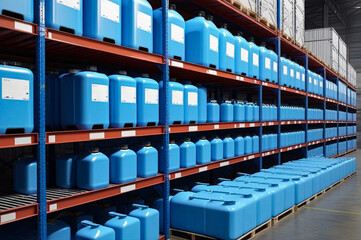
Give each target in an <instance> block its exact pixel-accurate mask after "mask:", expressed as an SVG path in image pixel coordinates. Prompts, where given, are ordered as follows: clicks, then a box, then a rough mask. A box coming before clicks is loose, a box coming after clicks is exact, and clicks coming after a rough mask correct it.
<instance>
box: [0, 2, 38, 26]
mask: <svg viewBox="0 0 361 240" xmlns="http://www.w3.org/2000/svg"><path fill="white" fill-rule="evenodd" d="M0 14H2V15H7V16H11V17H16V18H19V19H21V20H24V21H27V22H33V21H34V0H11V1H8V0H3V1H1V4H0Z"/></svg>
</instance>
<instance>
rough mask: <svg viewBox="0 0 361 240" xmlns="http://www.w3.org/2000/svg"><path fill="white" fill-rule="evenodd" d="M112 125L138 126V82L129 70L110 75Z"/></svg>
mask: <svg viewBox="0 0 361 240" xmlns="http://www.w3.org/2000/svg"><path fill="white" fill-rule="evenodd" d="M109 100H110V103H109V104H110V127H112V128H123V127H136V126H137V82H136V80H135V79H134V78H132V77H129V76H127V72H125V71H121V72H119V74H116V75H111V76H109Z"/></svg>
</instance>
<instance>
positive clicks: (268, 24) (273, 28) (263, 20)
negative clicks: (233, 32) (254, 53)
mask: <svg viewBox="0 0 361 240" xmlns="http://www.w3.org/2000/svg"><path fill="white" fill-rule="evenodd" d="M259 21H260V22H261V23H263V24H264V25H266V26H267V27H268V28H270V29H272V30H274V31H277V27H276V26H275V25H274V24H272V23H270V22H269V21H268V20H267V19H265V18H260V19H259Z"/></svg>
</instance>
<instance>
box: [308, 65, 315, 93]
mask: <svg viewBox="0 0 361 240" xmlns="http://www.w3.org/2000/svg"><path fill="white" fill-rule="evenodd" d="M307 73H308V83H307V92H309V93H313V76H314V73H313V72H312V71H310V70H307Z"/></svg>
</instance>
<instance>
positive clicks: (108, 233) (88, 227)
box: [75, 220, 115, 240]
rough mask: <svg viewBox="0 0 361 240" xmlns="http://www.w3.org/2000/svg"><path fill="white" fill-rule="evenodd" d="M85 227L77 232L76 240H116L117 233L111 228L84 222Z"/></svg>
mask: <svg viewBox="0 0 361 240" xmlns="http://www.w3.org/2000/svg"><path fill="white" fill-rule="evenodd" d="M81 223H82V225H84V227H83V228H82V229H80V230H79V231H77V233H76V234H75V240H115V231H114V230H113V229H112V228H110V227H105V226H102V225H100V224H96V223H93V222H90V221H88V220H84V221H82V222H81Z"/></svg>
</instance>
